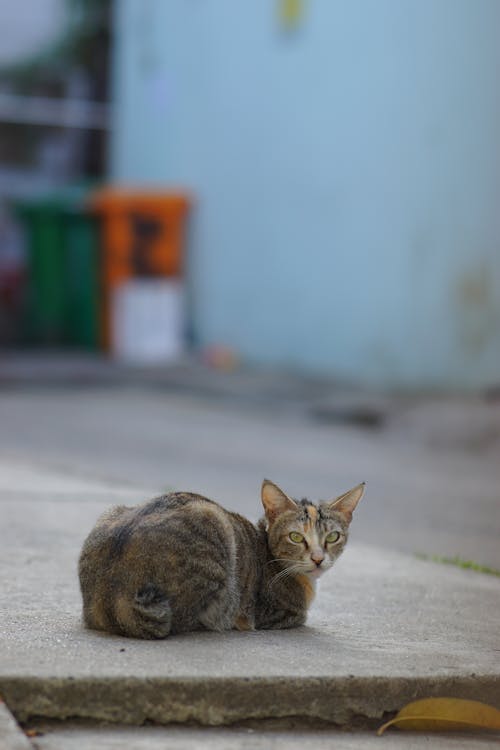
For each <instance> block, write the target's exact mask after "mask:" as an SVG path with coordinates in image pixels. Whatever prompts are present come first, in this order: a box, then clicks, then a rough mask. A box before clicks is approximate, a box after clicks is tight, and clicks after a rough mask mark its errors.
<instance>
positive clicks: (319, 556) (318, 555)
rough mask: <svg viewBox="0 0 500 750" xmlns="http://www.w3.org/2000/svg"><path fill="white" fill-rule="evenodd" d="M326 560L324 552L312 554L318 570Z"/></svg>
mask: <svg viewBox="0 0 500 750" xmlns="http://www.w3.org/2000/svg"><path fill="white" fill-rule="evenodd" d="M324 559H325V556H324V554H323V553H322V552H313V553H312V554H311V560H312V561H313V562H315V563H316V565H317V566H318V568H319V566H320V565H321V563H322V562H323V560H324Z"/></svg>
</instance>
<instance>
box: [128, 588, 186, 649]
mask: <svg viewBox="0 0 500 750" xmlns="http://www.w3.org/2000/svg"><path fill="white" fill-rule="evenodd" d="M115 616H116V620H117V622H118V624H119V628H120V630H121V631H122V633H123V634H124V635H128V636H131V637H132V638H147V639H155V638H166V637H167V635H168V634H169V633H170V630H171V627H172V608H171V606H170V603H169V601H168V598H167V596H166V595H165V593H164V592H163V591H162V590H161V589H159V588H158V587H157V586H155V585H154V584H152V583H148V584H146V585H145V586H142V587H141V588H140V589H139V590H138V591H137V592H136V594H135V597H134V599H133V601H132V602H130V600H128V599H125V598H122V599H120V598H119V599H118V600H117V602H116V609H115Z"/></svg>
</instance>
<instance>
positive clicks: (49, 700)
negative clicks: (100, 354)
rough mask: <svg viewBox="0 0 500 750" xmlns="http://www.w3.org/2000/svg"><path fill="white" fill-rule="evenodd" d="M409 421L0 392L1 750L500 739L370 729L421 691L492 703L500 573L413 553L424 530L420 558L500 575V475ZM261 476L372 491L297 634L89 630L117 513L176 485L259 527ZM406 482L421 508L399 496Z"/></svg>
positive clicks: (88, 392)
mask: <svg viewBox="0 0 500 750" xmlns="http://www.w3.org/2000/svg"><path fill="white" fill-rule="evenodd" d="M467 408H468V407H467ZM454 413H455V412H454ZM475 413H476V414H477V412H475ZM454 418H455V417H454ZM396 423H397V420H395V422H394V424H395V425H396V426H394V427H393V432H392V437H391V435H388V434H386V433H381V432H380V431H375V432H374V431H373V428H372V427H370V428H362V429H360V428H359V427H355V428H353V427H352V426H346V425H343V426H339V427H337V426H333V427H332V425H331V424H330V423H328V424H323V423H322V424H316V423H311V422H310V421H308V420H306V419H304V415H303V413H302V414H301V415H299V414H297V413H296V412H294V413H291V412H290V411H289V410H286V409H285V408H284V406H283V407H279V408H274V409H272V408H270V407H266V406H265V405H263V404H261V405H259V407H256V406H255V405H254V406H252V407H251V408H247V407H245V408H243V407H241V406H238V405H237V404H236V403H233V404H232V405H231V406H228V405H224V404H223V402H222V400H221V399H219V398H218V399H217V401H216V402H214V401H213V399H212V400H210V399H207V397H204V398H202V399H200V398H199V397H196V395H195V394H187V393H184V394H182V396H179V394H178V393H176V392H172V391H168V392H164V391H163V390H161V389H159V392H156V393H152V392H151V390H150V389H149V387H148V389H147V390H144V388H143V386H141V387H137V386H134V387H131V385H130V384H121V386H120V387H119V388H118V387H111V388H110V387H109V386H105V387H104V386H103V384H102V383H98V384H93V385H92V387H89V384H88V383H87V384H85V385H84V386H82V384H80V385H77V384H75V383H73V384H70V385H68V384H67V383H66V384H62V383H58V384H54V383H52V385H51V387H50V388H47V387H43V388H40V387H39V386H36V387H34V386H33V384H28V385H24V386H23V387H22V388H12V387H9V388H4V390H3V391H2V392H0V424H1V425H2V430H1V431H0V518H1V523H0V584H1V585H0V614H1V620H0V696H2V697H3V699H4V701H5V704H0V737H1V738H2V739H1V740H0V747H1V748H2V750H3V748H4V747H5V748H6V750H13V748H20V749H22V748H24V750H26V748H28V747H31V748H45V749H46V750H56V749H57V750H58V749H62V748H64V749H65V750H71V749H72V748H75V750H82V748H86V747H89V748H90V747H92V748H100V747H103V748H124V747H126V748H138V750H139V748H147V749H148V750H154V749H155V748H156V747H158V748H159V747H169V748H179V749H180V748H183V749H184V748H186V749H187V748H190V749H191V748H196V747H205V748H209V750H210V748H211V747H218V748H222V749H224V748H225V747H228V748H229V747H231V748H261V747H262V748H272V749H274V748H276V749H277V750H278V749H279V750H281V749H282V748H289V747H290V748H294V747H296V746H297V747H298V746H299V743H300V746H301V747H302V746H303V745H304V743H307V745H308V746H309V747H311V748H318V750H320V749H321V748H323V747H325V748H326V747H327V746H328V747H331V746H332V744H334V745H335V747H338V748H354V747H356V748H361V750H362V749H363V748H364V747H367V748H368V747H372V745H373V744H374V743H377V744H378V745H381V743H382V742H385V743H386V744H387V745H388V746H389V747H400V746H402V745H404V747H407V748H413V747H414V748H420V747H424V746H425V747H428V746H429V744H430V745H431V746H436V747H443V748H448V747H449V748H457V747H464V748H465V747H467V748H472V749H473V750H474V749H475V748H476V747H477V748H487V747H497V746H498V741H499V738H498V735H497V736H496V737H489V736H480V737H479V736H478V737H476V736H474V737H462V736H448V735H446V736H440V737H439V740H437V739H436V738H433V737H431V736H430V735H419V736H415V735H407V734H405V735H402V734H400V733H399V732H398V731H397V730H389V731H388V733H387V734H386V735H384V738H383V739H379V738H377V737H375V734H374V729H375V727H377V726H378V725H379V724H381V723H382V722H383V721H384V720H386V719H387V717H389V716H391V715H392V714H393V713H394V712H395V711H397V710H398V709H399V708H401V707H402V706H403V705H404V704H405V703H407V702H409V701H411V700H414V699H416V698H419V697H429V696H433V695H436V696H437V695H448V696H456V697H464V698H472V699H476V700H482V701H484V702H487V703H491V704H492V705H496V706H497V707H498V708H500V628H499V619H500V618H499V615H500V578H499V577H496V576H494V575H486V574H483V573H477V572H474V571H469V570H463V569H461V568H459V567H456V566H450V565H442V564H438V563H435V562H430V561H425V560H421V559H418V558H417V557H416V556H415V554H414V552H415V551H416V550H415V544H416V542H417V541H418V539H419V537H421V540H420V542H421V547H420V549H424V551H425V550H428V551H435V552H441V553H443V552H450V553H455V554H458V553H460V552H462V554H463V551H464V550H465V552H466V553H467V552H468V551H469V550H470V551H472V550H474V551H480V550H483V555H482V557H481V558H480V561H484V563H485V564H490V565H495V564H496V565H498V556H497V547H498V538H497V537H496V536H495V535H496V526H495V524H496V523H497V520H498V516H497V514H495V512H494V509H495V507H496V508H497V507H498V506H497V505H493V504H489V503H490V502H491V498H492V497H495V498H496V497H497V496H496V495H495V494H494V493H495V492H496V489H497V485H495V478H496V477H497V476H498V469H497V466H496V464H497V462H496V460H495V458H494V457H491V458H489V457H488V454H487V452H481V453H480V454H479V455H478V454H477V452H476V453H474V452H471V451H470V450H467V451H466V450H464V449H463V446H462V447H458V448H457V447H456V446H453V447H452V448H450V447H449V445H448V444H446V446H444V447H443V446H441V447H440V448H436V445H433V446H432V449H430V450H429V449H428V448H426V446H425V444H424V443H423V442H422V441H421V440H420V441H419V440H410V439H409V438H408V439H406V440H405V441H402V440H401V439H398V438H397V437H396V436H397V435H398V434H400V433H398V430H400V429H401V427H398V426H397V424H396ZM5 425H7V426H8V429H6V428H5ZM419 429H420V428H419ZM425 429H428V423H427V422H426V423H425ZM404 432H405V434H406V432H407V431H406V430H404ZM433 434H435V433H433ZM332 452H333V456H332V455H331V453H332ZM273 465H274V467H275V472H274V473H272V472H271V471H269V469H272V466H273ZM359 467H361V471H362V470H363V469H364V470H365V471H364V472H362V473H363V475H362V476H360V475H359V473H360V469H359ZM265 473H269V474H270V475H271V478H273V479H276V480H277V481H280V482H281V483H282V484H283V485H284V487H285V488H286V489H290V491H291V492H292V493H294V492H295V488H296V487H297V486H299V488H302V487H303V488H304V490H305V491H306V490H307V486H309V484H311V485H314V487H313V492H311V495H312V497H315V496H317V494H320V492H321V495H320V496H323V497H324V495H325V492H326V491H327V490H326V488H327V487H328V486H329V483H331V481H332V476H334V477H335V486H334V487H333V488H332V492H337V491H341V490H343V489H345V488H347V487H349V486H351V485H352V484H355V483H356V481H359V479H367V478H368V491H367V495H366V497H365V498H364V499H363V501H362V504H361V505H360V506H359V508H358V510H357V512H356V516H355V519H354V521H353V528H352V536H351V540H350V542H349V545H348V547H347V549H346V551H345V553H344V555H343V557H342V558H341V559H340V560H339V562H338V563H337V565H336V566H335V567H334V568H333V570H332V571H331V572H330V573H329V574H328V575H327V576H326V577H325V578H324V579H323V581H322V584H321V588H320V591H319V593H318V596H317V599H316V602H315V603H314V605H313V607H312V609H311V612H310V616H309V619H308V622H307V625H306V626H304V627H302V628H298V629H296V630H291V631H281V632H280V631H277V632H265V631H261V632H254V633H238V632H231V633H227V634H223V635H220V634H214V633H196V634H187V635H184V636H178V637H174V638H170V639H167V640H165V641H158V642H146V641H144V642H143V641H137V640H132V639H125V638H120V637H116V636H109V635H106V634H101V633H96V632H92V631H88V630H85V629H84V628H83V627H82V625H81V622H80V609H81V605H80V595H79V590H78V582H77V576H76V561H77V558H78V554H79V550H80V546H81V543H82V541H83V539H84V537H85V536H86V534H87V533H88V531H89V530H90V528H91V527H92V525H93V524H94V522H95V520H96V518H97V516H98V515H99V514H100V513H101V512H102V511H103V510H104V509H105V508H107V507H109V506H110V505H112V504H117V503H126V504H135V503H136V502H142V501H143V500H144V499H146V498H148V497H150V496H152V495H154V494H156V493H157V492H159V491H161V490H163V489H165V488H166V487H168V486H175V487H178V488H183V489H193V490H201V491H204V492H205V493H206V494H209V495H210V496H211V497H212V498H213V499H217V500H220V501H221V502H222V503H223V504H226V505H227V506H228V507H234V508H236V509H240V510H242V511H243V512H246V514H247V515H248V516H249V517H253V518H255V517H257V515H258V501H257V493H256V491H255V485H256V486H257V487H258V485H259V483H260V479H261V477H262V476H263V474H265ZM276 474H278V476H276ZM367 474H368V477H367ZM287 477H288V480H289V484H291V485H292V486H291V487H289V484H287V482H286V479H287ZM188 479H191V481H190V482H189V483H188V481H187V480H188ZM446 480H447V481H448V485H447V484H446ZM380 485H381V486H380ZM405 486H406V487H407V493H406V495H407V496H409V498H410V499H409V500H408V498H407V497H403V496H402V495H401V497H402V499H401V504H400V505H398V502H397V500H396V496H397V495H398V493H397V492H396V488H398V489H399V490H402V489H403V488H404V487H405ZM372 487H373V489H371V488H372ZM429 487H434V488H435V493H434V494H433V496H432V498H430V499H429V497H428V496H427V495H426V491H425V490H426V488H427V489H428V488H429ZM391 488H392V489H391ZM472 488H474V489H475V498H474V504H473V508H472V511H473V512H472V513H471V522H470V525H467V516H466V511H467V510H468V509H469V508H470V504H471V500H470V494H471V492H472ZM388 490H389V491H388ZM316 493H317V494H316ZM384 493H385V494H384ZM468 495H469V497H468ZM387 496H388V498H389V499H388V500H387V499H385V500H384V497H385V498H387ZM476 499H477V500H476ZM433 504H434V505H436V506H437V511H436V510H434V512H430V511H432V506H433ZM371 505H375V510H373V509H370V506H371ZM415 505H416V506H417V508H418V511H419V513H418V514H415V515H412V514H411V512H410V510H409V509H410V508H412V507H413V506H415ZM454 513H455V515H454ZM446 514H448V520H449V526H450V530H449V533H448V534H444V533H443V529H442V528H441V527H440V524H442V523H443V522H444V521H446ZM365 517H367V518H368V519H370V520H369V521H366V520H365V521H363V519H364V518H365ZM413 520H415V523H416V526H417V533H415V531H414V530H413V529H412V528H411V524H412V522H413ZM384 524H385V525H388V526H389V527H390V529H391V533H390V534H385V535H384V533H383V526H384ZM468 537H470V539H467V538H468ZM388 539H389V540H392V543H388V541H387V540H388ZM492 539H496V542H497V544H496V546H495V544H493V543H490V542H491V541H492ZM429 540H430V542H429ZM443 540H444V541H443ZM463 540H465V541H463ZM440 545H444V547H443V546H440ZM476 559H477V558H476ZM14 719H15V721H14ZM16 722H18V724H19V725H20V726H19V725H18V724H16ZM346 729H348V730H349V731H344V730H346ZM26 731H28V734H29V736H27V735H26V733H25V732H26ZM2 742H3V744H2ZM433 743H435V744H433ZM438 743H439V744H438Z"/></svg>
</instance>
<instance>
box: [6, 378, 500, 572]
mask: <svg viewBox="0 0 500 750" xmlns="http://www.w3.org/2000/svg"><path fill="white" fill-rule="evenodd" d="M278 385H279V384H278ZM233 391H234V389H233ZM232 395H233V397H232V398H231V399H230V400H227V399H226V400H224V399H223V398H222V399H221V398H219V399H214V398H211V397H207V396H206V394H205V395H203V394H202V395H198V396H197V395H192V394H188V393H185V392H182V391H181V390H178V391H176V389H175V387H174V388H172V387H170V388H169V389H165V390H163V389H162V388H160V387H136V386H127V385H123V384H122V385H116V386H112V385H109V384H108V385H93V386H92V385H90V386H89V385H87V386H79V385H75V384H73V385H71V384H69V385H61V384H59V385H58V386H53V387H50V388H48V387H46V388H37V387H36V386H33V385H31V386H28V387H24V388H22V389H18V388H9V389H6V388H4V389H3V390H2V391H0V425H1V426H2V429H1V430H0V457H2V456H3V457H5V458H12V459H15V460H20V461H25V462H26V461H27V462H30V463H33V462H34V463H35V464H37V465H39V466H41V467H43V466H46V467H54V468H56V469H59V468H60V469H63V470H64V471H70V472H74V473H76V474H81V475H82V476H85V477H88V478H94V477H95V478H104V479H105V480H106V481H116V482H117V483H120V484H121V485H123V484H124V483H129V484H130V485H131V487H133V486H136V487H137V488H138V498H137V499H138V500H142V499H143V495H142V493H143V492H144V491H146V492H147V493H150V494H155V493H158V492H161V491H163V490H165V489H166V488H172V487H173V488H176V489H185V490H192V491H196V492H200V493H202V494H205V495H207V496H209V497H211V498H212V499H215V500H218V501H219V502H221V503H222V504H223V505H225V506H226V507H228V508H230V509H235V510H238V511H240V512H243V513H245V514H246V515H248V516H249V517H250V518H252V519H255V518H256V517H257V516H258V515H260V502H259V488H260V483H261V481H262V478H263V477H265V476H266V477H268V478H270V479H272V480H273V481H275V482H277V483H278V484H280V485H281V486H282V487H283V489H285V490H286V491H287V492H289V494H292V495H293V496H301V497H303V496H309V497H310V498H311V499H315V498H316V499H317V498H322V499H326V498H328V497H332V496H334V495H337V494H339V493H340V492H342V491H344V490H346V489H348V488H349V487H351V486H353V485H355V484H357V483H358V482H359V481H362V480H364V481H366V482H367V492H366V496H365V499H364V500H363V503H362V506H361V507H360V508H359V511H358V513H357V514H356V519H355V522H354V524H353V528H352V534H353V538H354V539H356V540H357V541H361V542H366V543H369V544H375V545H377V546H379V547H387V548H390V549H398V550H400V551H403V552H407V553H410V554H414V553H419V552H423V553H427V554H437V555H444V556H455V555H458V556H460V557H462V558H466V559H471V560H474V561H476V562H478V563H481V564H483V565H489V566H493V567H496V568H500V545H499V544H498V539H499V537H500V463H499V462H498V451H497V450H496V449H495V450H492V449H491V447H492V446H493V447H495V446H496V445H497V442H496V441H497V434H496V432H495V430H496V428H497V427H500V412H499V410H498V406H496V405H495V407H494V408H493V407H491V408H490V407H488V405H486V406H485V405H484V404H480V405H479V406H478V405H477V404H475V405H474V404H472V405H471V403H470V402H468V401H467V402H466V401H460V400H458V401H452V402H449V401H447V402H445V403H440V402H436V401H435V400H432V401H422V402H420V403H419V404H417V406H414V407H413V410H412V411H411V410H410V411H406V412H404V411H403V413H402V412H401V410H399V411H398V410H397V409H396V408H395V407H394V406H393V405H392V404H391V402H389V406H388V413H389V419H388V420H387V424H386V426H385V427H382V428H380V429H374V428H365V429H363V428H361V427H353V426H349V425H346V424H339V423H335V422H333V423H330V422H329V421H328V420H322V421H321V420H318V419H317V418H314V417H313V416H311V414H312V412H311V411H309V412H308V411H307V410H306V411H305V410H303V409H302V410H297V409H296V408H294V403H293V399H289V401H288V402H286V400H285V401H283V400H281V401H278V399H276V400H275V401H273V400H272V398H271V399H270V400H268V401H267V402H265V403H256V404H255V405H254V404H252V403H251V402H250V403H249V401H248V399H246V400H244V399H240V400H238V398H237V397H236V398H235V397H234V392H233V394H232ZM236 395H237V394H236ZM391 410H392V411H391ZM492 415H493V416H492ZM493 417H494V420H493V422H492V419H493ZM495 420H496V421H495ZM139 488H140V492H139Z"/></svg>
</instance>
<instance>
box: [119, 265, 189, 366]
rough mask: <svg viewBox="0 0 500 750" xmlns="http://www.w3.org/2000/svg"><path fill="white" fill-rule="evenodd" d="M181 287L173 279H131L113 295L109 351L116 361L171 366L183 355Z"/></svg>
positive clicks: (180, 283) (182, 302)
mask: <svg viewBox="0 0 500 750" xmlns="http://www.w3.org/2000/svg"><path fill="white" fill-rule="evenodd" d="M183 338H184V284H183V282H182V281H179V280H177V279H134V280H131V281H127V282H125V283H123V284H121V285H120V286H118V287H117V288H116V289H115V290H114V291H113V297H112V303H111V350H112V353H113V355H114V356H115V357H117V358H118V359H121V360H124V361H127V362H131V363H137V364H154V363H162V362H171V361H172V360H175V359H176V358H178V357H179V355H180V354H181V353H182V351H183Z"/></svg>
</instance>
